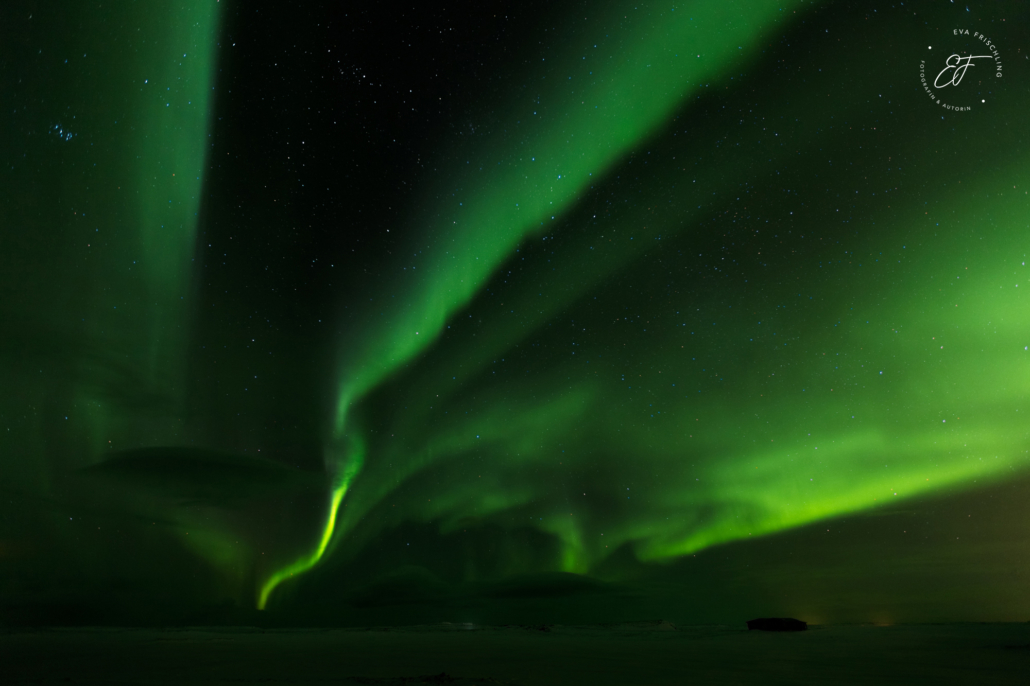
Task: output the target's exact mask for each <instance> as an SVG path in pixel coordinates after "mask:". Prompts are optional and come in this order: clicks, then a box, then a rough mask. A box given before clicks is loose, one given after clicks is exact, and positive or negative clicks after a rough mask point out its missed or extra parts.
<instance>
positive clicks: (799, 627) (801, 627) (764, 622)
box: [747, 617, 808, 631]
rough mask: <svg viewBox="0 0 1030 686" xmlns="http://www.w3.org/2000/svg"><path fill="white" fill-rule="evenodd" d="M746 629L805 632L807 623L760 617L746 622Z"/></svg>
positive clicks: (790, 619) (798, 620) (796, 620)
mask: <svg viewBox="0 0 1030 686" xmlns="http://www.w3.org/2000/svg"><path fill="white" fill-rule="evenodd" d="M747 628H748V629H749V630H751V631H755V630H757V631H805V630H807V629H808V622H802V621H801V620H800V619H792V618H790V617H762V618H761V619H750V620H748V623H747Z"/></svg>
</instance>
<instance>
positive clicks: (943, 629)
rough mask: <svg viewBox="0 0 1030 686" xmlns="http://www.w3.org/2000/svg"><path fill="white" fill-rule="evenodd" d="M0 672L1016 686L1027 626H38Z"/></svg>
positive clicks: (332, 680)
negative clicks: (770, 629) (767, 629)
mask: <svg viewBox="0 0 1030 686" xmlns="http://www.w3.org/2000/svg"><path fill="white" fill-rule="evenodd" d="M0 665H2V668H0V669H2V672H3V674H2V676H0V680H2V681H3V682H4V683H14V684H24V683H47V684H54V683H73V684H144V683H146V684H173V683H174V684H180V683H190V684H256V683H268V684H376V685H380V686H382V685H385V684H423V683H440V684H452V685H464V684H483V685H487V684H522V685H524V686H525V685H529V684H540V685H541V686H543V685H546V684H620V685H624V684H655V685H658V684H722V685H727V684H750V683H762V684H808V683H812V684H816V683H818V684H1025V683H1027V675H1028V674H1030V624H1026V623H1023V624H1015V623H1010V624H927V625H897V626H871V625H838V626H814V627H812V628H811V629H810V630H809V631H806V632H799V633H789V634H782V633H764V632H756V631H752V632H749V631H747V630H745V629H743V628H740V627H729V626H685V627H674V626H673V625H672V624H670V623H668V622H657V621H654V622H639V623H632V624H621V625H615V626H607V627H601V626H583V627H565V626H536V627H528V626H527V627H513V626H510V627H479V626H475V625H471V624H467V625H462V624H440V625H432V626H417V627H406V628H390V629H377V628H371V629H335V630H317V629H293V630H262V629H254V628H246V627H232V628H223V629H212V628H203V629H200V628H198V629H193V628H187V629H165V630H160V629H157V630H138V629H111V628H106V629H98V628H80V629H52V630H39V629H37V630H31V631H29V630H20V631H9V632H7V633H5V634H2V635H0Z"/></svg>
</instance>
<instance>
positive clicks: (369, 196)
mask: <svg viewBox="0 0 1030 686" xmlns="http://www.w3.org/2000/svg"><path fill="white" fill-rule="evenodd" d="M0 12H2V13H3V14H2V16H3V19H4V25H5V27H7V28H5V29H4V30H5V32H7V33H6V35H7V36H8V38H9V40H6V41H5V42H4V47H3V48H2V52H0V60H2V62H0V65H2V66H0V73H2V78H3V81H2V84H3V85H2V90H0V92H2V98H3V102H2V104H3V106H4V107H3V109H2V110H0V111H2V117H3V119H2V122H3V130H4V131H6V132H7V135H6V136H5V137H4V141H3V145H2V148H0V150H2V151H3V152H2V154H3V159H4V162H5V166H4V168H3V174H4V177H3V178H4V183H3V189H4V190H3V194H2V202H0V226H2V232H0V274H2V278H3V290H2V293H3V297H2V298H0V316H2V342H0V356H2V360H0V379H2V380H3V387H4V389H5V392H4V394H3V396H2V398H3V400H2V403H0V419H2V420H3V424H2V425H0V426H2V428H3V433H2V436H3V438H2V439H0V483H2V493H3V495H4V499H3V500H4V503H3V509H2V513H3V517H2V519H0V570H3V571H0V575H2V582H0V583H2V585H0V605H2V606H3V607H29V608H37V607H43V606H46V607H87V606H88V607H89V608H95V607H98V606H126V607H128V606H139V607H144V608H150V607H158V606H160V607H162V608H167V607H176V606H182V607H188V608H194V609H195V608H211V607H221V606H222V605H223V604H226V603H228V604H230V605H232V606H233V607H238V608H255V607H259V608H262V609H264V608H267V609H268V611H269V612H278V613H281V614H283V615H289V614H290V613H294V615H296V616H306V615H305V614H304V613H306V612H312V613H316V614H317V613H322V614H321V615H319V616H320V617H322V616H323V615H328V616H334V613H335V616H338V617H339V621H347V620H346V616H347V613H348V612H350V611H351V610H352V609H353V608H361V607H379V606H387V605H390V602H394V603H395V604H396V602H395V601H390V602H386V601H383V600H382V598H381V597H380V595H392V596H395V597H396V596H399V597H404V598H408V597H410V598H414V599H415V600H410V603H416V602H417V603H423V602H424V603H427V604H429V605H433V603H436V604H437V606H439V607H445V608H451V609H445V610H440V611H439V612H442V613H443V614H446V613H447V612H452V611H453V607H464V606H463V605H462V603H463V602H466V601H465V600H462V598H466V597H469V594H470V593H472V591H469V589H474V592H475V593H476V594H479V596H476V597H489V598H507V597H513V596H518V597H522V596H526V597H533V598H537V597H542V598H548V597H561V598H566V597H571V596H574V595H576V594H581V593H588V592H589V593H597V594H599V597H600V596H604V594H605V593H608V592H609V591H606V590H604V589H609V590H610V594H609V595H610V596H611V597H616V596H618V598H619V600H618V602H619V603H624V604H628V605H630V606H631V605H632V603H633V602H635V601H632V600H625V598H630V597H646V598H652V599H653V598H667V597H670V596H676V597H685V596H682V593H685V591H683V590H682V589H683V588H686V587H687V586H690V585H691V584H692V583H693V582H689V583H688V582H687V581H684V579H688V578H689V579H702V578H703V579H704V583H705V584H708V585H710V586H711V587H712V589H711V590H710V592H711V593H713V594H715V595H719V594H727V595H732V592H731V590H730V589H733V588H737V587H738V586H741V587H743V586H748V585H753V584H752V582H745V581H743V580H744V579H752V577H751V576H748V575H752V574H754V573H755V570H754V569H751V568H749V569H748V571H743V569H744V566H747V565H750V564H753V563H754V564H756V565H759V563H758V562H756V559H758V558H760V559H772V558H773V557H775V558H776V560H778V561H777V562H776V563H775V564H776V565H780V566H777V567H776V570H778V571H777V574H778V575H779V576H777V577H776V578H777V579H778V581H775V582H768V583H769V584H770V585H769V586H768V587H763V588H765V590H763V591H761V592H760V593H759V595H760V596H761V593H765V594H766V595H765V596H761V597H762V598H765V600H764V601H763V602H769V603H771V604H772V606H776V603H777V602H787V601H785V600H784V598H790V599H791V601H790V602H794V603H800V604H801V605H802V606H804V608H805V609H806V610H807V611H810V612H812V613H816V614H817V615H818V616H819V617H821V618H824V619H826V620H827V621H833V620H835V619H856V618H857V619H860V620H862V621H871V620H872V619H877V618H879V617H880V616H881V615H883V616H888V617H897V616H904V617H907V618H910V619H917V620H926V619H936V618H939V617H946V618H961V619H998V618H1001V619H1012V618H1016V617H1021V616H1023V615H1022V614H1020V613H1023V614H1025V613H1026V611H1027V610H1028V609H1030V600H1028V596H1027V595H1026V593H1025V590H1023V591H1022V594H1021V595H1017V596H1016V597H1013V593H1018V592H1019V589H1022V588H1024V586H1025V581H1026V578H1025V575H1024V574H1025V573H1024V572H1022V571H1018V570H1022V569H1024V568H1025V567H1026V562H1027V555H1028V554H1030V553H1028V551H1027V549H1026V547H1025V541H1026V537H1027V527H1026V524H1025V522H1026V515H1027V510H1026V506H1025V504H1023V501H1021V500H1020V498H1019V497H1018V496H1016V495H1012V494H1013V493H1023V492H1025V488H1026V484H1027V477H1028V472H1027V468H1028V467H1030V444H1028V434H1027V428H1026V422H1025V421H1024V419H1023V415H1024V414H1027V413H1030V403H1028V402H1027V394H1026V389H1027V388H1030V351H1028V346H1030V335H1028V333H1027V332H1028V327H1030V303H1028V302H1027V301H1026V297H1027V294H1026V291H1027V290H1028V289H1030V283H1028V282H1027V281H1026V274H1027V273H1028V272H1027V271H1026V270H1027V266H1026V260H1027V252H1028V236H1030V222H1028V219H1027V218H1028V217H1030V195H1028V189H1030V178H1028V171H1027V169H1028V166H1027V155H1028V148H1027V145H1026V143H1025V141H1024V139H1025V136H1026V128H1025V126H1024V125H1023V120H1024V118H1025V111H1026V105H1027V102H1028V90H1027V88H1028V84H1030V70H1028V68H1027V66H1028V64H1027V63H1028V60H1027V51H1026V45H1025V36H1026V35H1027V34H1026V31H1025V28H1026V26H1027V21H1028V19H1030V15H1028V11H1027V8H1026V7H1025V6H1024V5H1023V4H1021V3H1018V2H1011V3H1004V2H998V3H980V4H970V5H968V6H967V5H965V4H955V3H942V2H915V3H904V4H901V3H895V4H893V5H891V4H888V5H883V6H873V5H870V4H868V3H852V4H847V3H834V2H785V1H784V2H764V1H762V2H757V1H756V2H723V1H720V2H687V3H672V4H667V5H661V6H659V5H656V4H654V3H621V2H620V3H606V4H594V3H587V4H586V5H584V6H583V7H579V6H577V7H575V8H567V7H564V6H562V7H559V6H556V5H553V4H547V3H498V4H496V5H490V6H487V5H484V4H478V5H474V6H473V5H449V4H448V5H441V6H438V7H433V8H419V9H411V8H408V7H407V6H404V7H402V6H401V5H399V4H397V5H393V4H391V5H390V6H389V7H385V6H384V7H380V8H370V7H364V6H361V5H359V4H351V3H344V4H342V5H340V6H339V7H336V6H332V7H326V6H324V5H319V4H310V5H307V4H304V3H299V6H298V7H289V8H286V7H277V6H275V5H268V6H265V5H261V4H258V5H253V4H250V3H242V2H220V3H211V2H206V1H204V2H202V1H200V0H197V1H194V2H186V3H174V4H173V3H157V4H156V5H148V6H147V9H146V10H144V9H143V8H142V7H141V6H140V5H138V4H134V3H130V2H123V3H114V4H112V5H111V6H106V5H105V6H104V7H102V8H92V7H88V8H87V7H85V6H81V5H79V4H74V3H65V4H60V3H58V4H56V5H54V6H53V7H50V8H46V9H44V8H42V7H40V6H39V5H38V4H37V3H33V2H15V3H10V4H9V5H7V6H5V7H4V8H3V9H2V10H0ZM961 29H970V31H969V33H968V35H967V34H962V33H961V32H960V31H959V30H961ZM982 36H986V37H987V39H983V38H982ZM15 37H16V38H15ZM988 43H989V44H990V45H992V46H994V47H993V48H990V49H989V48H987V47H984V46H985V45H987V44H988ZM991 49H994V50H996V51H997V53H998V54H999V55H1000V57H998V59H997V60H995V59H992V60H991V64H988V62H987V60H986V59H984V60H983V61H982V62H979V63H975V66H973V67H970V68H969V70H968V72H967V73H966V75H965V77H964V79H963V80H962V82H961V83H960V84H959V85H957V86H956V85H952V86H947V88H950V89H951V90H950V91H947V93H948V97H950V98H952V99H951V100H947V101H946V102H952V103H953V104H954V105H960V104H968V103H972V105H971V109H969V110H968V111H954V110H949V109H945V108H944V107H942V106H941V105H940V104H939V103H936V102H934V101H933V100H930V99H928V98H927V97H926V94H925V93H926V89H924V87H923V84H922V83H921V82H920V65H921V64H925V65H928V66H926V67H925V70H927V71H931V72H933V73H934V74H936V71H937V70H936V69H935V67H934V65H937V64H938V62H939V63H940V65H939V66H940V67H941V68H943V67H944V65H945V59H946V58H947V57H948V55H949V54H951V53H952V52H955V53H959V52H964V51H971V52H973V53H975V54H984V55H986V54H987V52H989V51H990V50H991ZM977 51H980V52H977ZM984 51H987V52H984ZM997 65H1001V66H1000V70H999V67H998V66H997ZM996 74H1001V76H996ZM959 89H961V90H959ZM938 90H941V89H938ZM956 98H958V99H956ZM984 489H987V490H984ZM991 489H993V490H991ZM1020 489H1022V490H1020ZM1003 494H1007V495H1003ZM988 501H990V503H989V506H988V505H984V503H988ZM977 508H980V509H977ZM967 510H968V511H967ZM973 510H976V512H977V517H978V520H977V521H981V520H982V521H984V522H991V523H992V524H991V525H990V526H988V525H986V524H985V525H984V528H981V529H977V530H976V531H977V533H975V534H970V532H969V531H968V530H967V529H966V528H964V527H967V526H968V525H969V523H968V522H964V521H963V520H961V519H960V518H959V514H960V511H961V512H965V513H966V514H967V517H966V519H969V520H972V518H973V516H974V515H973ZM910 515H911V522H909V519H905V518H906V517H909V516H910ZM899 517H900V518H902V519H903V520H904V521H905V522H909V523H905V524H904V526H902V525H901V524H900V523H899V522H900V521H902V519H899ZM917 520H918V521H917ZM842 522H859V523H860V524H855V525H854V526H855V527H856V528H855V529H854V530H856V531H857V530H859V529H861V531H862V533H861V534H855V535H856V536H857V537H858V538H860V539H861V540H862V541H865V543H861V544H859V543H858V542H854V543H853V544H847V543H843V542H841V543H838V544H830V543H827V542H826V539H823V538H817V537H815V535H814V533H813V532H822V530H823V529H826V530H827V532H830V533H833V532H836V531H837V530H838V529H841V528H843V529H845V530H850V529H847V526H844V525H843V524H842ZM896 529H899V530H896ZM917 530H918V531H920V532H922V533H920V534H919V535H921V536H923V538H922V539H920V540H919V541H918V543H917V542H912V543H911V544H910V543H908V542H907V541H908V540H909V539H904V536H909V532H910V531H911V532H912V533H913V535H912V536H911V538H912V539H915V538H916V535H915V534H916V531H917ZM953 533H954V534H955V535H954V536H952V535H951V534H953ZM924 534H925V535H924ZM897 536H901V537H902V538H897V540H896V538H895V537H897ZM858 538H856V539H854V540H855V541H857V540H858ZM953 538H954V539H955V542H952V540H951V539H953ZM870 541H876V543H875V544H874V543H870ZM967 541H968V543H967ZM833 545H837V547H833ZM876 545H882V546H885V547H884V548H883V549H882V551H881V553H879V555H880V557H878V558H877V561H876V562H875V563H873V562H870V557H871V556H870V555H869V550H870V549H871V548H870V546H876ZM967 546H968V547H967ZM713 551H717V552H718V551H723V552H726V556H725V559H726V560H730V559H733V560H743V559H747V560H749V562H748V563H741V566H738V567H733V566H732V565H728V566H724V567H712V566H709V567H706V568H705V569H706V570H708V571H706V572H704V573H702V572H693V571H689V570H690V569H693V568H688V567H685V566H684V565H687V564H693V562H692V561H693V560H702V559H710V560H711V559H715V554H716V553H714V552H713ZM749 551H750V552H749ZM754 551H763V552H761V553H756V552H754ZM705 555H709V557H708V558H705V557H704V556H705ZM718 555H722V552H718ZM752 555H757V556H758V558H754V557H749V556H752ZM776 556H780V557H776ZM788 557H790V558H791V561H787V558H788ZM705 564H709V563H705ZM712 564H715V563H712ZM718 564H723V563H722V562H719V563H718ZM791 565H794V566H791ZM873 566H879V567H882V568H887V569H891V570H897V573H898V575H899V577H898V578H901V577H904V578H910V577H906V576H905V575H906V574H909V575H911V578H914V577H915V576H917V575H918V576H919V577H920V578H921V579H922V580H923V581H924V582H925V588H923V589H920V590H913V589H914V588H915V587H914V586H912V585H908V586H906V585H905V584H904V583H901V582H899V585H897V586H890V585H889V584H888V585H885V586H883V587H882V588H881V587H877V588H876V589H873V590H869V591H868V592H867V593H865V595H864V596H863V593H860V592H857V591H856V592H854V593H853V594H852V595H849V593H852V590H851V589H854V588H865V587H864V586H862V584H863V583H864V581H863V580H867V579H869V578H871V576H870V575H873V574H874V572H871V571H869V570H870V569H872V567H873ZM831 568H832V570H834V571H831ZM876 573H879V572H876ZM890 573H891V574H893V573H894V572H893V571H891V572H890ZM692 574H700V575H701V576H699V577H697V576H691V575H692ZM806 575H808V576H806ZM849 575H851V576H849ZM976 575H982V578H985V579H990V581H986V582H978V583H979V584H980V587H981V590H980V591H977V593H981V596H976V597H977V598H978V600H976V602H975V603H974V602H973V601H971V600H970V598H972V597H973V596H971V595H969V593H965V592H964V591H956V590H955V589H961V588H966V587H971V586H972V585H974V584H971V583H970V582H969V581H968V580H969V579H971V578H973V577H974V576H976ZM830 578H833V579H837V580H838V581H837V582H832V581H827V579H830ZM976 578H978V579H979V578H981V577H979V576H976ZM856 579H857V580H858V581H856ZM1000 579H1004V581H1000ZM766 581H768V580H766ZM906 583H907V582H906ZM676 584H682V585H681V586H677V585H676ZM512 588H515V589H517V591H512V590H511V589H512ZM527 588H528V589H534V588H535V589H538V590H539V593H537V592H536V591H532V590H526V589H527ZM803 588H810V589H815V590H812V591H811V595H809V596H805V594H804V593H802V592H801V591H799V590H798V589H803ZM484 589H485V590H484ZM540 589H543V590H540ZM556 589H557V590H556ZM562 589H566V590H562ZM568 589H573V590H572V591H568ZM583 589H587V590H583ZM597 589H601V590H597ZM611 589H615V590H611ZM627 589H629V590H627ZM677 589H679V590H677ZM820 589H821V590H820ZM841 589H849V590H847V591H842V590H841ZM992 589H993V590H992ZM694 592H696V591H694V590H691V593H694ZM534 593H536V595H534ZM919 593H925V596H919V597H920V599H919V600H912V598H913V597H914V596H915V595H918V594H919ZM377 594H380V595H377ZM406 594H407V595H406ZM520 594H521V595H520ZM634 594H636V595H634ZM676 594H681V595H679V596H677V595H676ZM820 594H822V595H820ZM591 597H593V596H591ZM720 597H721V596H720ZM770 598H771V600H770ZM799 598H800V600H799ZM842 598H843V600H842ZM864 598H865V599H864ZM869 598H875V603H872V601H870V603H872V604H874V605H875V607H870V608H867V607H866V605H865V603H866V600H868V599H869ZM427 599H428V600H427ZM821 599H822V600H821ZM405 602H409V601H405ZM556 602H557V601H556ZM562 602H564V601H562ZM613 602H615V601H613ZM641 602H643V603H644V604H645V605H646V602H651V601H650V600H648V601H646V602H645V601H641ZM655 602H657V601H655ZM740 602H741V603H742V604H741V605H740V606H739V607H738V606H733V607H731V608H729V609H727V610H726V611H725V612H727V613H729V614H733V613H734V612H749V611H750V610H749V609H748V608H747V607H744V604H743V603H744V601H740ZM748 602H752V600H749V601H748ZM754 602H758V601H754ZM820 603H822V605H820ZM689 606H690V603H688V602H686V601H684V607H687V608H688V609H685V610H683V612H684V615H685V616H686V617H689V616H690V614H689V613H690V610H689ZM620 607H623V606H620ZM891 608H894V609H893V610H892V609H891ZM32 611H33V612H34V611H36V610H32ZM89 611H90V612H92V611H94V610H89ZM154 611H155V612H157V610H154ZM162 611H165V610H162ZM191 611H192V610H191ZM197 611H198V612H199V611H200V610H197ZM461 611H462V612H466V611H468V610H461ZM476 611H479V610H476ZM541 611H542V610H541ZM620 611H622V610H620ZM625 611H626V612H631V610H625ZM84 612H85V610H84ZM820 613H821V614H820ZM877 613H880V614H877ZM449 616H450V615H448V617H449ZM710 616H720V615H719V611H712V613H711V614H710V615H705V617H710ZM877 621H878V620H877Z"/></svg>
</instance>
